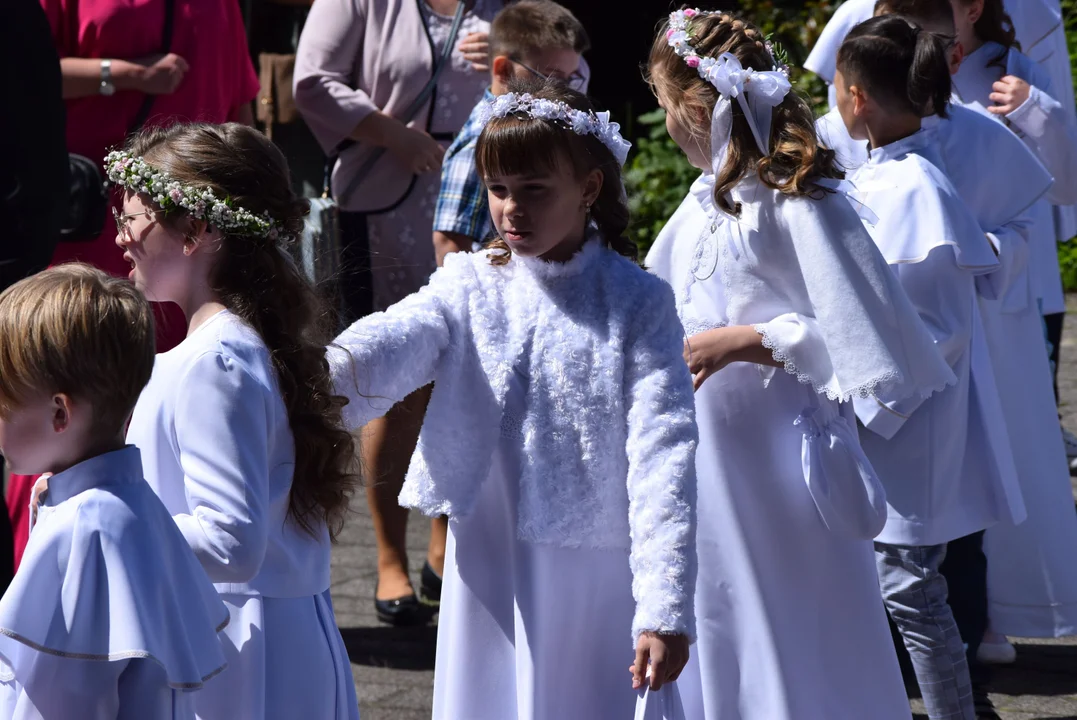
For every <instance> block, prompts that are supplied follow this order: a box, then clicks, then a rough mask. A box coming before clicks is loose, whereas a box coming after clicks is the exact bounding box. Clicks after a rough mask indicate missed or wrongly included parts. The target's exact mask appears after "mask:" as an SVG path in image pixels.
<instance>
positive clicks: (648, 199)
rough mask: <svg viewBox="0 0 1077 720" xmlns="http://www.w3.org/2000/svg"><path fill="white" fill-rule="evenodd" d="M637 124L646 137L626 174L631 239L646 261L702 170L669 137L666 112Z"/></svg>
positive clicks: (639, 121) (643, 117) (643, 118)
mask: <svg viewBox="0 0 1077 720" xmlns="http://www.w3.org/2000/svg"><path fill="white" fill-rule="evenodd" d="M636 122H637V123H638V126H639V127H640V128H641V129H642V130H644V131H645V132H646V133H647V134H646V135H645V136H644V137H641V138H638V139H637V140H636V151H635V153H634V154H633V156H632V159H631V160H630V161H629V163H628V167H627V168H626V170H625V187H626V188H627V190H628V208H629V210H631V212H632V225H631V227H630V228H629V236H630V237H631V238H632V239H633V240H634V241H635V242H636V245H637V246H638V247H639V251H640V257H643V256H644V255H646V253H647V250H648V249H649V248H650V247H651V243H653V242H654V239H655V238H656V237H658V232H659V231H660V230H661V229H662V226H663V225H665V224H666V221H667V220H669V217H670V215H672V214H673V213H674V211H675V210H676V209H677V206H678V205H680V204H681V200H683V199H684V196H685V195H686V194H688V188H689V187H690V186H691V184H692V181H693V180H695V178H696V177H697V176H698V175H699V170H697V169H695V168H694V167H692V166H691V165H690V164H689V163H688V159H687V158H685V156H684V153H682V152H681V150H680V148H678V147H677V145H676V143H674V142H673V140H671V139H670V137H669V135H668V134H667V133H666V113H665V111H664V110H661V109H659V110H655V111H654V112H649V113H647V114H646V115H641V116H640V117H639V118H637V120H636Z"/></svg>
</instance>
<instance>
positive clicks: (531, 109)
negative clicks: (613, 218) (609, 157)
mask: <svg viewBox="0 0 1077 720" xmlns="http://www.w3.org/2000/svg"><path fill="white" fill-rule="evenodd" d="M517 113H522V114H524V115H527V116H528V117H533V118H537V119H539V120H547V121H559V122H561V123H562V124H564V125H565V126H567V127H568V128H569V129H570V130H572V132H574V133H576V134H577V135H594V136H595V137H596V138H598V139H599V141H601V143H602V144H603V145H605V146H606V147H607V148H609V150H610V152H611V153H613V157H615V158H617V162H618V163H619V164H620V165H622V166H623V165H624V164H625V160H627V159H628V150H629V149H630V148H631V147H632V143H630V142H628V141H627V140H625V139H624V138H623V137H621V126H620V125H618V124H617V123H615V122H610V114H609V113H608V112H600V113H593V112H584V111H583V110H577V109H576V108H574V107H571V106H569V105H566V104H565V103H563V102H560V101H558V100H546V99H545V98H536V97H533V96H532V95H531V94H530V93H524V94H522V95H517V94H516V93H511V92H510V93H505V94H504V95H499V96H498V97H495V98H494V99H493V100H491V101H490V102H489V103H487V104H486V107H485V109H484V111H483V115H482V118H481V119H482V124H483V125H484V126H485V125H486V123H488V122H490V120H492V119H493V118H503V117H508V116H509V115H515V114H517Z"/></svg>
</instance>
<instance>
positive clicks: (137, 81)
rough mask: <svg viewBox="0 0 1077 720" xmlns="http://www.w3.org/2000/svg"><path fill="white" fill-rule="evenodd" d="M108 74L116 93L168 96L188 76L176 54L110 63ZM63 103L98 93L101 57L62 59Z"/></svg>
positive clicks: (182, 61)
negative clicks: (136, 92) (134, 92)
mask: <svg viewBox="0 0 1077 720" xmlns="http://www.w3.org/2000/svg"><path fill="white" fill-rule="evenodd" d="M110 64H111V67H110V69H109V70H110V74H111V76H112V84H113V85H114V86H115V88H116V91H117V92H120V91H123V90H137V91H138V92H142V93H150V94H153V95H168V94H170V93H172V92H173V91H175V89H176V88H177V87H179V84H180V82H181V81H182V80H183V76H184V75H185V74H186V73H187V69H188V68H187V61H186V60H184V59H183V58H181V57H180V56H179V55H176V54H174V53H169V54H168V55H153V56H149V57H144V58H140V59H137V60H111V61H110ZM60 71H61V73H63V94H64V99H65V100H70V99H74V98H80V97H89V96H91V95H100V94H101V59H100V58H70V57H69V58H62V59H61V60H60Z"/></svg>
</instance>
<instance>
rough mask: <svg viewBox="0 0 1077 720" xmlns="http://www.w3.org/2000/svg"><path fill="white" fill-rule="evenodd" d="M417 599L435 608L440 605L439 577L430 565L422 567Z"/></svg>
mask: <svg viewBox="0 0 1077 720" xmlns="http://www.w3.org/2000/svg"><path fill="white" fill-rule="evenodd" d="M419 580H420V582H419V597H420V598H421V599H422V601H423V602H424V603H425V604H427V605H433V606H434V607H437V606H438V605H440V604H441V576H440V575H438V574H437V573H436V572H434V568H432V567H430V563H426V564H424V565H423V572H422V575H421V576H420V578H419Z"/></svg>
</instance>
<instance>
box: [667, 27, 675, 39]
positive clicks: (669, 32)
mask: <svg viewBox="0 0 1077 720" xmlns="http://www.w3.org/2000/svg"><path fill="white" fill-rule="evenodd" d="M675 32H677V31H676V30H674V29H673V28H670V29H669V30H666V40H669V39H670V38H671V37H673V33H675Z"/></svg>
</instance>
